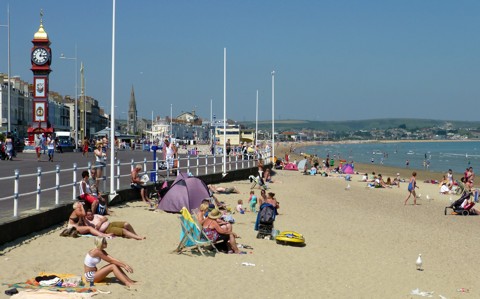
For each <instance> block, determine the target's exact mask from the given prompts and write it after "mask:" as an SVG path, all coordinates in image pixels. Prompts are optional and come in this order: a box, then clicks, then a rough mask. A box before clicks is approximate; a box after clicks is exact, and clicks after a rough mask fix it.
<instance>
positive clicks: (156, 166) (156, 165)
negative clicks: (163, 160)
mask: <svg viewBox="0 0 480 299" xmlns="http://www.w3.org/2000/svg"><path fill="white" fill-rule="evenodd" d="M158 162H159V160H158V157H156V160H155V179H156V181H155V183H156V182H158V181H159V179H158V175H159V171H158V166H159V165H160V164H158Z"/></svg>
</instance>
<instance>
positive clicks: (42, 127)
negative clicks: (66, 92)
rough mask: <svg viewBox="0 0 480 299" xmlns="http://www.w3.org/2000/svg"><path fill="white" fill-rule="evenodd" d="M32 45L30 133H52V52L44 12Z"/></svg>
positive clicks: (41, 14)
mask: <svg viewBox="0 0 480 299" xmlns="http://www.w3.org/2000/svg"><path fill="white" fill-rule="evenodd" d="M32 43H33V47H32V49H31V56H30V60H31V63H32V68H31V70H32V72H33V120H32V121H33V125H32V128H30V129H29V133H30V134H39V133H51V132H53V128H51V126H50V123H49V121H48V93H49V75H50V72H51V71H52V70H51V69H50V65H51V63H52V50H51V49H50V40H49V39H48V34H47V32H46V31H45V29H44V28H43V11H40V27H39V28H38V31H37V32H36V33H35V34H34V35H33V40H32ZM32 138H33V136H32Z"/></svg>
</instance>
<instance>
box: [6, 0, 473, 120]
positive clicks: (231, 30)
mask: <svg viewBox="0 0 480 299" xmlns="http://www.w3.org/2000/svg"><path fill="white" fill-rule="evenodd" d="M112 3H113V1H111V0H110V1H108V0H102V1H98V0H82V1H65V0H48V1H39V0H10V1H6V0H0V25H6V24H7V6H9V9H10V37H11V74H12V75H18V76H20V77H21V78H22V79H23V80H24V81H27V82H32V81H33V75H32V72H31V71H30V67H31V62H30V50H31V47H32V43H31V41H32V39H33V35H34V33H35V32H36V31H37V30H38V28H39V24H40V10H41V9H43V13H44V16H43V24H44V28H45V30H46V32H47V33H48V36H49V38H50V41H51V43H52V44H51V48H52V51H53V62H52V66H51V67H52V70H53V71H52V73H51V75H50V90H52V91H57V92H59V93H60V94H62V95H72V94H74V93H75V71H76V69H75V61H74V60H65V59H59V57H60V55H61V53H64V55H65V56H66V57H70V58H73V57H75V47H76V49H77V56H76V57H77V62H78V65H77V67H78V71H79V69H80V62H83V63H84V66H85V78H86V79H85V80H86V94H87V95H89V96H92V97H94V98H95V99H97V100H98V101H99V103H100V106H101V107H104V108H105V110H106V111H107V112H109V111H110V110H111V109H110V108H111V70H112ZM115 20H116V26H115V32H116V35H115V89H114V90H115V106H117V107H116V108H115V114H116V116H117V118H122V119H125V118H126V112H127V111H128V102H129V99H130V91H131V88H132V86H133V88H134V90H135V97H136V103H137V110H138V116H139V117H144V118H147V119H150V118H151V116H152V113H153V114H154V115H155V116H161V117H165V116H169V115H170V107H172V110H173V114H174V116H176V115H178V114H180V113H182V112H184V111H192V110H195V111H196V113H197V114H198V115H199V116H200V117H201V118H203V119H207V120H208V119H210V111H211V110H210V103H211V102H212V103H213V114H215V115H216V117H217V119H223V114H224V105H223V104H224V48H226V52H227V58H226V61H227V65H226V69H227V72H226V82H227V84H226V116H227V118H229V119H233V120H237V121H249V120H250V121H254V120H255V117H256V91H257V90H258V93H259V105H258V107H259V109H258V119H259V120H271V119H272V75H271V73H272V71H275V79H274V82H275V84H274V87H275V88H274V103H275V104H274V110H275V113H274V116H275V119H276V120H279V119H304V120H319V121H333V120H361V119H371V118H429V119H444V120H471V121H477V120H478V119H479V118H478V114H479V113H478V111H480V109H479V108H480V107H479V106H480V101H479V98H480V59H479V57H480V42H479V31H480V1H478V0H456V1H451V0H397V1H394V0H363V1H358V0H336V1H324V0H309V1H307V0H296V1H287V0H262V1H258V0H243V1H233V0H196V1H195V0H191V1H181V0H179V1H166V0H155V1H146V0H136V1H125V0H117V1H116V16H115ZM0 72H3V73H6V72H7V28H5V27H0ZM78 80H79V81H78V82H80V79H78Z"/></svg>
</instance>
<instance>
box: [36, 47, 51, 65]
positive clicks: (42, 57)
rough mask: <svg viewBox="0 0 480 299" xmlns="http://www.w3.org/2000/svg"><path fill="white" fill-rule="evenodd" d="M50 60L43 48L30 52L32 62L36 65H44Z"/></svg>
mask: <svg viewBox="0 0 480 299" xmlns="http://www.w3.org/2000/svg"><path fill="white" fill-rule="evenodd" d="M49 59H50V54H49V53H48V51H47V50H46V49H45V48H36V49H35V50H33V52H32V61H33V63H35V64H36V65H44V64H45V63H47V62H48V60H49Z"/></svg>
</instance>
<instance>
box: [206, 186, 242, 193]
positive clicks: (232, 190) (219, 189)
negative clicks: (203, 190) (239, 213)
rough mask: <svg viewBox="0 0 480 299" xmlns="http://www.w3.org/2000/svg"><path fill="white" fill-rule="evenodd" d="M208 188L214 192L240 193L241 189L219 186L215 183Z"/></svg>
mask: <svg viewBox="0 0 480 299" xmlns="http://www.w3.org/2000/svg"><path fill="white" fill-rule="evenodd" d="M208 189H209V190H210V191H212V192H213V193H221V194H230V193H240V191H238V189H237V188H235V187H217V186H215V185H208Z"/></svg>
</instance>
